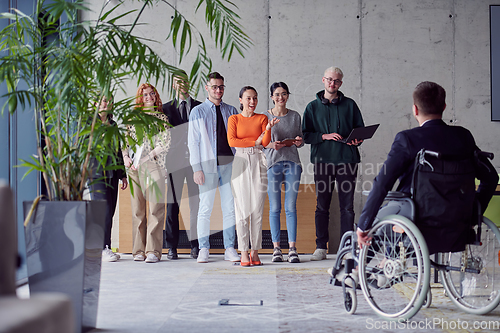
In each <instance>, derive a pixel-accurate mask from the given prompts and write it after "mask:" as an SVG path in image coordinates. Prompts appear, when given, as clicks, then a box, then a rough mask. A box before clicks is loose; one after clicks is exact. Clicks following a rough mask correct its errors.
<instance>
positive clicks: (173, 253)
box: [167, 248, 179, 260]
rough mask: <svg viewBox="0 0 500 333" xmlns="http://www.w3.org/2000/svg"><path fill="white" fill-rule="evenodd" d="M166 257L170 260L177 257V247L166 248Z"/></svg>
mask: <svg viewBox="0 0 500 333" xmlns="http://www.w3.org/2000/svg"><path fill="white" fill-rule="evenodd" d="M167 259H170V260H176V259H179V255H177V249H173V248H170V249H168V254H167Z"/></svg>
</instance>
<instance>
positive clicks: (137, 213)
mask: <svg viewBox="0 0 500 333" xmlns="http://www.w3.org/2000/svg"><path fill="white" fill-rule="evenodd" d="M135 101H136V108H138V109H141V110H142V111H143V112H147V113H148V114H150V115H152V116H154V117H157V118H159V119H161V120H164V121H168V119H167V116H165V115H164V114H163V113H162V112H161V111H162V102H161V98H160V95H159V94H158V91H157V90H156V88H155V87H154V86H152V85H151V84H149V83H143V84H141V85H140V86H139V89H138V90H137V96H136V99H135ZM128 130H129V135H130V136H131V137H132V138H133V139H134V140H137V136H136V132H135V127H134V126H128ZM169 145H170V133H169V132H168V131H167V130H164V131H161V132H160V133H158V134H157V135H156V136H155V137H154V139H153V144H151V141H150V140H148V139H147V138H145V139H144V141H143V142H142V145H140V146H139V145H137V146H136V147H129V149H127V150H124V151H123V161H124V164H125V167H126V168H127V173H128V175H129V177H130V185H131V187H132V188H133V191H134V192H133V195H132V240H133V246H132V254H133V256H134V260H135V261H144V260H145V261H146V262H149V263H155V262H158V261H159V260H160V259H161V253H162V248H163V221H165V156H166V153H167V150H168V148H169ZM147 202H149V211H148V212H146V207H148V205H147Z"/></svg>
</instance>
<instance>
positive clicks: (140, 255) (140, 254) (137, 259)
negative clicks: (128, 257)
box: [134, 253, 146, 261]
mask: <svg viewBox="0 0 500 333" xmlns="http://www.w3.org/2000/svg"><path fill="white" fill-rule="evenodd" d="M144 259H146V257H144V254H142V253H139V254H137V255H135V256H134V261H144Z"/></svg>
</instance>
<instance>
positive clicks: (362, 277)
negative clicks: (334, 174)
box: [329, 82, 500, 320]
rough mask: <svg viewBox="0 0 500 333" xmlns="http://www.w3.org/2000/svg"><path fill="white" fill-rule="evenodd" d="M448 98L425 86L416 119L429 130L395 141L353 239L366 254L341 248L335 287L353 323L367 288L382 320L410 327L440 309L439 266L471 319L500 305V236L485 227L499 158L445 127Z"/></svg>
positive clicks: (416, 96)
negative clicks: (436, 300)
mask: <svg viewBox="0 0 500 333" xmlns="http://www.w3.org/2000/svg"><path fill="white" fill-rule="evenodd" d="M445 98H446V92H445V90H444V89H443V88H442V87H441V86H439V85H438V84H436V83H434V82H422V83H420V84H418V85H417V87H416V88H415V90H414V92H413V115H414V116H415V118H416V120H417V121H418V123H419V125H420V126H419V127H417V128H413V129H410V130H405V131H402V132H399V133H398V134H397V135H396V137H395V139H394V142H393V144H392V147H391V150H390V152H389V155H388V157H387V160H386V161H385V163H384V166H383V168H382V170H381V172H380V173H379V174H378V175H377V177H376V178H375V180H374V182H373V187H372V190H371V191H370V193H369V196H368V199H367V202H366V204H365V206H364V208H363V211H362V213H361V216H360V218H359V222H358V228H357V231H356V233H354V232H351V233H349V235H346V236H345V237H352V238H357V244H358V245H359V248H357V246H356V245H354V246H348V245H346V244H347V242H345V240H344V237H343V239H342V241H341V245H340V247H339V252H338V253H337V259H336V262H335V265H334V267H333V268H332V269H331V270H330V271H329V272H330V274H331V275H332V279H331V280H330V283H332V281H335V284H336V285H338V283H337V282H338V281H342V283H341V285H342V287H343V293H344V305H345V307H346V310H347V311H348V313H350V314H352V313H354V311H355V309H356V304H357V301H356V293H355V287H357V286H358V281H359V286H360V287H361V289H362V291H363V294H364V296H365V299H366V301H367V302H368V303H369V305H370V306H371V308H372V309H373V310H374V311H375V312H376V313H377V314H378V315H380V316H381V317H383V318H385V319H388V320H396V319H398V320H399V319H409V318H411V317H412V316H413V315H415V314H416V313H417V312H418V311H419V309H420V308H421V307H422V306H425V307H428V306H430V304H431V299H432V294H431V291H430V271H431V264H432V266H433V267H434V268H435V269H437V271H438V272H439V276H440V279H441V283H442V284H443V286H444V288H445V290H446V293H447V295H448V296H449V297H450V300H451V301H452V302H453V303H454V304H455V305H457V306H458V307H459V308H461V309H463V310H464V311H466V312H469V313H475V314H485V313H488V312H490V311H492V310H493V309H494V308H495V307H496V306H497V305H498V304H499V303H500V267H499V265H500V231H499V230H498V228H497V227H496V226H495V225H494V224H493V223H492V222H491V221H489V220H488V219H487V218H483V217H482V213H483V212H484V211H485V209H486V208H487V206H488V203H489V201H490V199H491V197H492V195H493V193H494V191H495V189H496V186H497V184H498V175H497V173H496V172H495V169H494V167H493V166H492V165H491V163H490V162H489V160H488V158H492V156H491V155H492V154H489V153H483V152H481V151H480V150H479V148H478V147H477V146H476V143H475V141H474V137H473V136H472V134H471V133H470V132H469V131H468V130H467V129H465V128H463V127H460V126H448V125H446V124H445V122H444V121H443V120H442V115H443V111H444V109H445V108H446V104H445ZM475 178H478V179H479V180H480V185H479V187H478V188H477V190H476V188H475ZM397 180H399V184H398V186H397V190H396V191H394V192H392V191H391V190H392V188H393V186H394V184H395V183H396V181H397ZM384 201H388V203H387V204H386V205H384V206H383V207H382V208H380V207H381V205H382V204H383V202H384ZM350 243H351V244H352V243H353V242H350ZM433 253H435V254H436V255H435V256H434V260H436V262H432V261H431V260H430V257H429V255H430V254H433ZM435 272H436V271H435ZM347 287H351V288H347Z"/></svg>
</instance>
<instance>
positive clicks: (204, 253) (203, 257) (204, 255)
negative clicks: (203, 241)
mask: <svg viewBox="0 0 500 333" xmlns="http://www.w3.org/2000/svg"><path fill="white" fill-rule="evenodd" d="M209 255H210V250H209V249H207V248H202V249H200V252H199V253H198V259H196V261H197V262H208V256H209Z"/></svg>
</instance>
